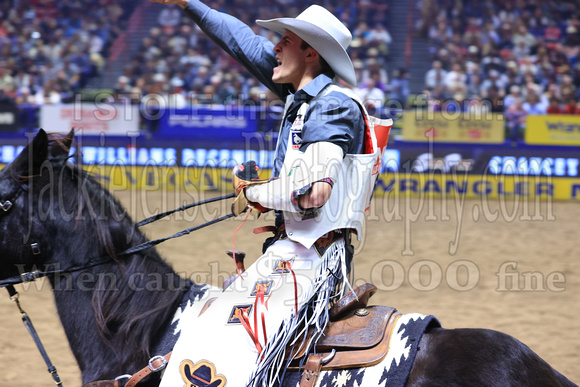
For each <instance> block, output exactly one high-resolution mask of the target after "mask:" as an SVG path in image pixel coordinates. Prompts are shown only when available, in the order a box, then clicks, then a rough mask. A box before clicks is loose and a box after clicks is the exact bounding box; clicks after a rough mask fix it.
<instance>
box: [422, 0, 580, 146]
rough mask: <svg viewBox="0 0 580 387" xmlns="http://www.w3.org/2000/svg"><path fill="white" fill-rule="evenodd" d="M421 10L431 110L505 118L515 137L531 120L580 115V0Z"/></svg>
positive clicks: (437, 0) (519, 0)
mask: <svg viewBox="0 0 580 387" xmlns="http://www.w3.org/2000/svg"><path fill="white" fill-rule="evenodd" d="M419 8H420V12H421V15H422V17H421V18H420V20H419V22H418V23H417V26H416V27H417V30H418V33H419V35H420V36H421V37H423V38H425V39H428V41H429V43H430V54H431V59H432V66H431V69H429V70H428V71H427V73H426V74H425V93H426V94H427V95H428V101H429V102H428V106H429V108H430V109H433V110H442V109H445V108H446V107H447V106H452V108H453V109H457V108H458V107H459V108H460V109H462V110H465V111H470V112H478V113H485V112H488V111H491V112H502V113H504V116H505V119H506V126H507V129H508V135H509V136H510V137H511V138H512V139H516V138H519V137H520V136H521V134H522V131H523V130H524V126H525V122H526V116H527V115H528V114H580V103H579V97H580V67H579V62H578V53H579V51H580V20H579V13H578V8H577V2H576V1H567V0H553V1H539V0H516V1H499V0H487V1H481V0H465V1H455V0H422V1H421V2H420V4H419ZM446 101H447V103H445V102H446ZM449 102H452V103H449Z"/></svg>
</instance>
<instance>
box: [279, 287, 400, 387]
mask: <svg viewBox="0 0 580 387" xmlns="http://www.w3.org/2000/svg"><path fill="white" fill-rule="evenodd" d="M376 290H377V288H376V287H375V286H374V285H371V284H364V285H362V286H359V287H357V288H356V289H354V293H353V292H350V293H349V294H347V295H346V296H344V297H343V298H342V299H341V300H339V301H338V302H337V303H336V304H335V305H334V306H333V307H332V308H331V310H330V311H329V314H330V319H331V321H330V323H329V324H328V326H327V328H326V329H325V331H324V334H323V336H322V337H321V338H320V340H318V342H317V343H316V345H315V350H314V351H313V353H309V354H305V353H304V350H298V351H296V352H292V351H291V352H290V353H289V356H292V357H293V361H292V363H291V364H290V367H289V370H293V371H298V370H300V364H304V367H303V368H302V377H301V380H300V387H310V386H314V385H315V384H316V380H317V379H318V375H319V374H320V372H321V371H326V370H333V369H345V368H359V367H369V366H372V365H375V364H378V363H380V362H381V361H382V360H383V359H384V358H385V356H386V355H387V352H388V350H389V341H390V337H391V332H392V331H393V327H394V326H395V323H396V321H397V319H398V318H399V316H400V315H401V313H399V312H397V310H396V309H395V308H391V307H388V306H367V303H368V300H369V298H370V297H371V296H372V295H373V294H374V293H375V292H376ZM305 357H306V360H305V359H304V358H305Z"/></svg>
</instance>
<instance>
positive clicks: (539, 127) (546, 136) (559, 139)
mask: <svg viewBox="0 0 580 387" xmlns="http://www.w3.org/2000/svg"><path fill="white" fill-rule="evenodd" d="M524 138H525V142H526V143H527V144H533V145H568V146H578V145H580V116H574V115H551V114H549V115H542V116H528V117H527V122H526V130H525V136H524Z"/></svg>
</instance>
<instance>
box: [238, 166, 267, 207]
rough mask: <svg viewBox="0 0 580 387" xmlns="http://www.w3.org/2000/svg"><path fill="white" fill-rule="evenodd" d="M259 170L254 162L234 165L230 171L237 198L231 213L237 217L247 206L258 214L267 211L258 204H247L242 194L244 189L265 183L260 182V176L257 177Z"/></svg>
mask: <svg viewBox="0 0 580 387" xmlns="http://www.w3.org/2000/svg"><path fill="white" fill-rule="evenodd" d="M259 169H260V168H259V167H258V166H257V165H256V162H255V161H246V162H245V163H243V164H240V165H236V166H235V167H234V169H233V170H232V184H233V186H234V191H235V192H236V196H237V197H236V200H235V201H234V205H232V212H233V213H234V214H236V215H238V214H240V213H241V212H244V211H245V209H246V207H247V206H249V207H251V208H253V209H255V210H258V211H259V212H264V211H266V210H267V209H266V208H265V207H263V206H261V205H260V204H259V203H255V202H248V200H247V199H246V195H245V193H244V189H245V188H246V187H248V186H250V185H255V184H262V183H264V182H266V181H267V180H266V181H264V180H260V176H259V175H258V170H259Z"/></svg>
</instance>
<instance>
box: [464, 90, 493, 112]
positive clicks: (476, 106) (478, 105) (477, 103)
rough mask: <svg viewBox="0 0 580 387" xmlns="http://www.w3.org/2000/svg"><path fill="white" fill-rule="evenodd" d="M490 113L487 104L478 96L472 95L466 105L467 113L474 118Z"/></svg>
mask: <svg viewBox="0 0 580 387" xmlns="http://www.w3.org/2000/svg"><path fill="white" fill-rule="evenodd" d="M490 111H491V107H490V105H489V103H486V102H484V101H483V100H482V98H481V97H480V96H479V95H474V96H473V97H472V98H471V99H470V100H469V102H468V104H467V112H468V113H469V114H472V115H475V116H483V115H485V114H487V113H489V112H490Z"/></svg>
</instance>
